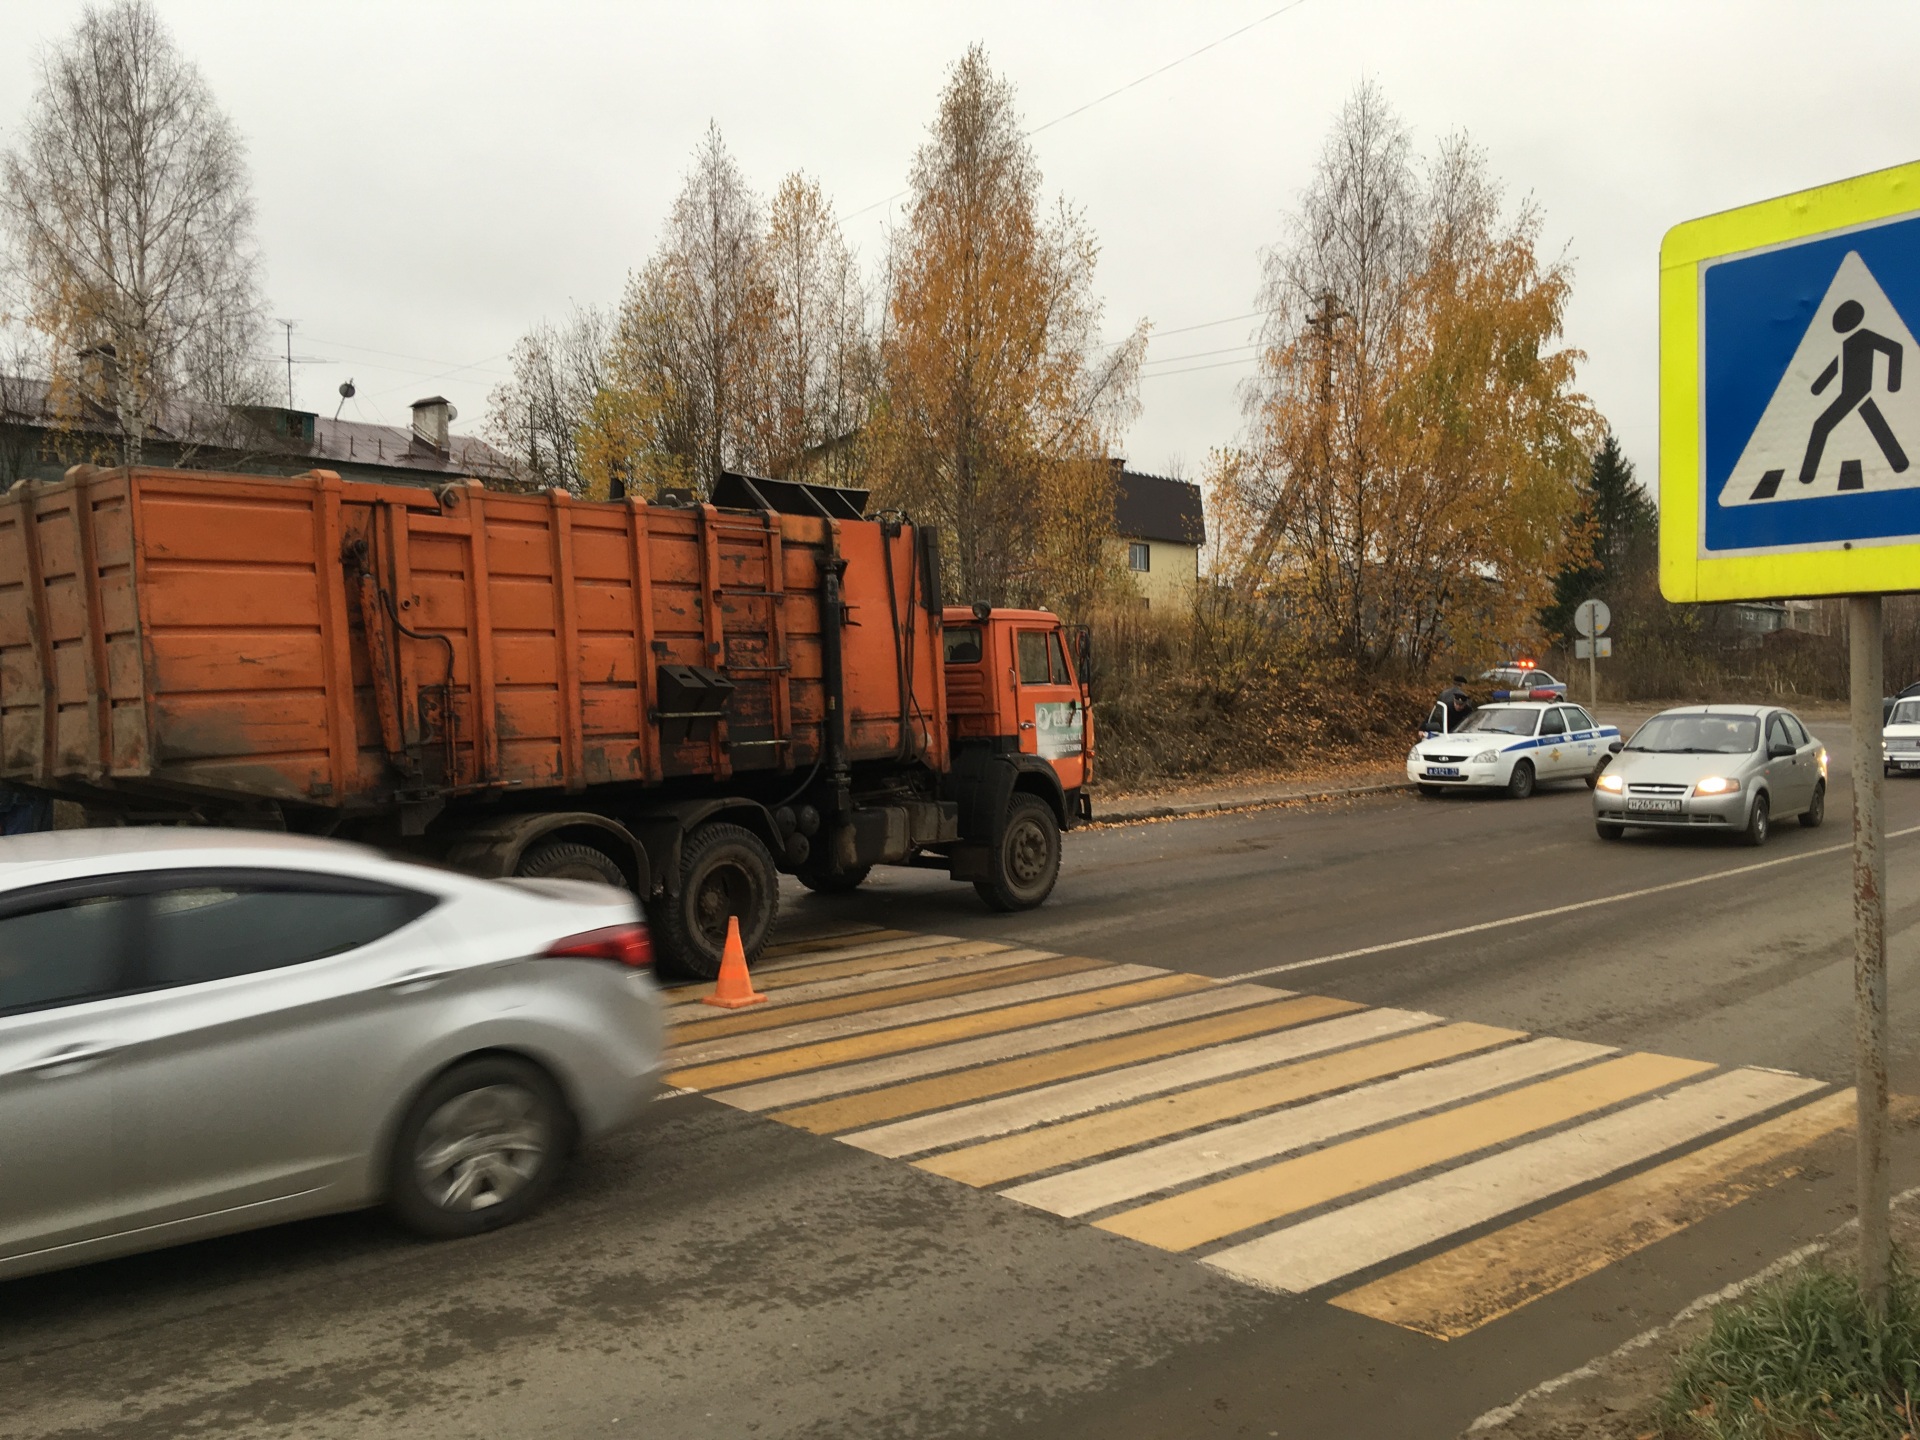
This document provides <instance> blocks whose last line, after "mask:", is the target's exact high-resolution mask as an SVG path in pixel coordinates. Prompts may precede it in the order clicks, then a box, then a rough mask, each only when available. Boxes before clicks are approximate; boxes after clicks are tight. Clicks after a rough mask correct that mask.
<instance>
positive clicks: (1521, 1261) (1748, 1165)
mask: <svg viewBox="0 0 1920 1440" xmlns="http://www.w3.org/2000/svg"><path fill="white" fill-rule="evenodd" d="M1853 1118H1854V1101H1853V1092H1852V1091H1851V1090H1843V1091H1841V1092H1840V1093H1839V1094H1836V1095H1829V1096H1826V1097H1825V1098H1824V1099H1820V1100H1816V1101H1814V1102H1813V1103H1812V1104H1811V1105H1807V1106H1804V1107H1802V1108H1801V1109H1798V1110H1794V1111H1790V1112H1788V1113H1787V1114H1785V1115H1782V1116H1780V1117H1779V1118H1778V1119H1774V1120H1769V1121H1766V1122H1764V1123H1762V1124H1759V1125H1756V1126H1754V1127H1753V1128H1752V1129H1750V1130H1744V1131H1742V1132H1740V1133H1739V1134H1737V1135H1732V1136H1729V1137H1728V1138H1727V1139H1725V1140H1721V1141H1719V1142H1717V1143H1715V1144H1712V1145H1708V1146H1705V1147H1704V1148H1702V1149H1699V1150H1695V1151H1694V1152H1693V1153H1692V1154H1690V1155H1682V1156H1681V1157H1680V1158H1679V1159H1677V1160H1669V1161H1668V1162H1667V1163H1666V1164H1664V1165H1657V1166H1655V1167H1654V1168H1653V1169H1651V1170H1646V1171H1643V1172H1642V1173H1640V1174H1638V1175H1633V1176H1629V1177H1628V1178H1627V1179H1625V1180H1621V1181H1617V1182H1616V1183H1614V1184H1612V1185H1608V1186H1607V1187H1605V1188H1604V1189H1601V1190H1595V1191H1593V1192H1592V1193H1591V1194H1588V1195H1582V1196H1581V1197H1580V1198H1579V1199H1577V1200H1569V1201H1568V1202H1567V1203H1566V1204H1564V1205H1556V1206H1555V1207H1554V1208H1553V1209H1551V1210H1545V1211H1542V1212H1541V1213H1540V1214H1538V1215H1533V1216H1530V1217H1529V1218H1527V1219H1525V1220H1522V1221H1520V1222H1518V1223H1517V1224H1513V1225H1509V1226H1507V1227H1505V1228H1504V1229H1501V1230H1496V1231H1494V1232H1493V1233H1492V1234H1491V1235H1485V1236H1482V1237H1481V1238H1480V1239H1478V1240H1472V1241H1469V1242H1468V1243H1467V1244H1465V1245H1460V1246H1456V1247H1455V1248H1454V1249H1452V1250H1448V1251H1446V1252H1445V1253H1444V1254H1440V1255H1435V1256H1434V1257H1432V1258H1431V1259H1429V1260H1423V1261H1421V1262H1420V1263H1419V1264H1417V1265H1410V1266H1408V1267H1407V1268H1406V1269H1405V1270H1400V1271H1396V1272H1395V1273H1393V1274H1391V1275H1387V1276H1384V1277H1383V1278H1381V1279H1379V1280H1376V1281H1374V1282H1373V1283H1372V1284H1370V1285H1362V1286H1361V1287H1360V1288H1359V1289H1357V1290H1350V1291H1348V1292H1347V1293H1346V1294H1344V1295H1340V1296H1336V1297H1335V1298H1334V1300H1333V1303H1334V1304H1335V1305H1338V1306H1340V1307H1341V1308H1342V1309H1346V1310H1352V1311H1355V1312H1357V1313H1358V1314H1361V1315H1371V1316H1373V1317H1374V1318H1375V1319H1376V1320H1385V1321H1387V1322H1388V1323H1389V1324H1392V1325H1400V1326H1403V1327H1405V1328H1406V1329H1409V1330H1417V1331H1419V1332H1420V1333H1421V1334H1423V1335H1431V1336H1433V1337H1435V1338H1436V1339H1440V1340H1453V1339H1457V1338H1458V1337H1460V1336H1462V1335H1465V1334H1467V1333H1468V1332H1469V1331H1473V1330H1477V1329H1479V1328H1480V1327H1481V1326H1482V1325H1485V1324H1487V1323H1489V1322H1490V1321H1493V1320H1497V1319H1499V1318H1500V1317H1501V1316H1502V1315H1506V1314H1510V1313H1511V1312H1513V1311H1515V1310H1517V1309H1519V1308H1520V1307H1521V1306H1522V1305H1525V1304H1527V1303H1529V1302H1530V1301H1533V1300H1537V1299H1539V1298H1540V1297H1541V1296H1543V1295H1550V1294H1552V1293H1553V1292H1554V1291H1556V1290H1559V1289H1563V1288H1564V1287H1566V1286H1568V1285H1571V1284H1572V1283H1573V1282H1574V1281H1576V1280H1578V1279H1581V1278H1582V1277H1583V1276H1587V1275H1591V1274H1593V1273H1594V1272H1595V1271H1596V1270H1601V1269H1604V1268H1605V1267H1606V1266H1608V1265H1611V1264H1613V1263H1614V1262H1615V1261H1616V1260H1623V1259H1625V1258H1626V1257H1627V1256H1629V1255H1631V1254H1633V1253H1634V1252H1635V1251H1636V1250H1644V1249H1645V1248H1646V1247H1647V1246H1649V1245H1652V1244H1653V1243H1655V1242H1656V1241H1659V1240H1664V1239H1666V1238H1667V1237H1668V1236H1669V1235H1673V1234H1677V1233H1678V1232H1679V1231H1681V1230H1684V1229H1686V1227H1687V1226H1689V1225H1692V1224H1694V1223H1696V1222H1698V1221H1700V1220H1704V1219H1706V1218H1707V1217H1708V1216H1709V1215H1714V1214H1717V1213H1718V1212H1720V1211H1722V1210H1725V1209H1727V1208H1729V1207H1730V1206H1733V1205H1736V1204H1738V1203H1739V1202H1740V1201H1742V1200H1744V1199H1746V1198H1747V1197H1748V1196H1749V1195H1752V1194H1754V1193H1755V1192H1756V1191H1759V1190H1762V1189H1765V1188H1766V1187H1767V1186H1769V1185H1773V1184H1777V1183H1778V1182H1779V1181H1781V1180H1784V1179H1786V1178H1788V1177H1789V1176H1791V1175H1794V1174H1797V1173H1798V1172H1799V1170H1800V1167H1801V1162H1802V1159H1803V1157H1802V1156H1801V1155H1800V1154H1798V1153H1797V1152H1800V1151H1803V1150H1805V1149H1806V1147H1807V1146H1809V1145H1812V1144H1813V1143H1814V1142H1815V1141H1818V1140H1820V1139H1822V1138H1824V1137H1825V1136H1828V1135H1831V1134H1834V1133H1835V1132H1837V1131H1840V1130H1845V1129H1848V1128H1850V1127H1851V1126H1852V1125H1853Z"/></svg>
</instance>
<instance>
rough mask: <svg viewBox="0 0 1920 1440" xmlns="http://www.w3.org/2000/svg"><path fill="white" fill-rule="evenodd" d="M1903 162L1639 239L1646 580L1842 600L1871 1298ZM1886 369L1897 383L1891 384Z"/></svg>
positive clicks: (1910, 468)
mask: <svg viewBox="0 0 1920 1440" xmlns="http://www.w3.org/2000/svg"><path fill="white" fill-rule="evenodd" d="M1917 323H1920V164H1910V165H1902V166H1897V167H1895V168H1894V169H1891V170H1881V171H1876V172H1875V173H1873V174H1871V175H1862V176H1859V177H1857V178H1855V179H1852V180H1842V181H1839V182H1837V183H1835V184H1832V185H1822V186H1820V187H1818V188H1816V189H1813V190H1805V191H1802V192H1800V193H1799V194H1796V195H1787V196H1782V197H1781V198H1779V199H1776V200H1766V201H1762V202H1760V203H1759V204H1756V205H1747V206H1743V207H1741V208H1740V209H1737V210H1728V211H1724V212H1722V213H1721V214H1718V215H1709V216H1707V217H1706V218H1704V219H1700V220H1691V221H1688V222H1687V223H1686V224H1684V225H1678V226H1675V227H1674V228H1673V229H1672V230H1670V231H1668V232H1667V237H1666V239H1665V241H1664V242H1663V243H1662V245H1661V247H1660V436H1661V439H1660V588H1661V591H1662V593H1664V594H1665V595H1666V597H1667V598H1668V599H1669V600H1672V601H1675V602H1683V603H1684V602H1691V601H1711V600H1770V599H1778V598H1781V597H1784V596H1801V595H1844V596H1847V597H1849V599H1848V612H1847V613H1848V627H1847V630H1848V641H1847V643H1848V649H1849V660H1850V667H1851V699H1852V719H1853V765H1852V776H1853V943H1854V969H1853V992H1854V1068H1855V1102H1856V1106H1857V1111H1858V1172H1857V1186H1856V1196H1855V1198H1856V1204H1857V1207H1858V1214H1859V1219H1860V1283H1861V1288H1862V1290H1863V1291H1864V1293H1865V1295H1866V1298H1867V1300H1868V1302H1869V1303H1870V1304H1871V1305H1872V1306H1874V1307H1875V1308H1876V1309H1877V1310H1880V1311H1882V1312H1883V1313H1884V1310H1885V1306H1886V1299H1887V1284H1888V1277H1889V1273H1890V1269H1891V1240H1890V1237H1889V1226H1888V1219H1889V1216H1888V1211H1889V1208H1890V1202H1891V1185H1890V1182H1889V1166H1888V1156H1887V1135H1888V1127H1887V952H1886V857H1885V854H1884V852H1883V842H1884V839H1885V828H1886V815H1885V808H1884V792H1883V785H1882V782H1883V774H1882V769H1881V759H1882V757H1881V749H1880V729H1881V711H1880V706H1881V698H1880V697H1881V696H1882V694H1883V693H1884V690H1885V687H1884V685H1883V683H1882V682H1883V678H1884V675H1883V655H1882V645H1881V615H1880V597H1881V596H1882V595H1884V594H1886V593H1888V592H1890V591H1901V590H1911V589H1913V588H1915V579H1914V577H1915V576H1916V575H1920V465H1916V464H1915V460H1916V459H1920V373H1915V372H1914V369H1913V367H1915V366H1920V348H1917V346H1916V341H1915V332H1914V328H1913V326H1914V325H1915V324H1917ZM1903 382H1906V383H1903Z"/></svg>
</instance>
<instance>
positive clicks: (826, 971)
mask: <svg viewBox="0 0 1920 1440" xmlns="http://www.w3.org/2000/svg"><path fill="white" fill-rule="evenodd" d="M1006 948H1007V947H1006V946H1005V945H1002V944H1000V943H999V942H998V941H995V940H954V941H941V940H930V941H929V942H928V943H927V944H925V945H914V946H906V947H900V946H890V947H888V948H887V949H886V950H885V951H884V952H883V953H881V954H878V955H855V956H850V957H848V958H846V959H842V960H822V961H820V962H818V963H817V964H807V965H800V964H795V965H783V966H780V967H779V968H777V969H773V970H768V969H765V968H761V969H758V970H755V971H754V972H753V988H754V989H756V990H783V989H786V988H788V987H790V986H794V985H813V984H817V983H819V982H822V981H826V980H840V979H845V978H847V977H850V976H856V975H882V976H884V975H885V974H887V973H888V972H891V971H896V970H914V969H918V968H919V967H921V966H925V965H937V964H939V963H940V962H941V961H942V960H958V959H962V958H965V957H966V956H969V955H985V954H989V953H991V952H994V951H1000V950H1005V949H1006ZM1052 953H1053V952H1052V951H1051V950H1029V951H1027V952H1026V954H1027V955H1028V957H1029V958H1030V959H1034V960H1039V959H1042V958H1043V957H1045V956H1048V955H1051V954H1052ZM909 978H911V977H909ZM879 983H882V984H890V983H893V982H891V981H886V980H884V979H883V980H882V981H881V982H879ZM712 993H713V982H712V981H710V980H702V981H701V982H699V983H698V984H695V985H681V986H678V987H677V988H675V989H672V990H669V991H668V992H667V1004H668V1005H670V1006H674V1007H681V1006H687V1005H694V1004H698V1003H699V1000H700V997H701V996H703V995H711V994H712ZM690 1013H692V1014H705V1013H706V1011H705V1009H704V1008H703V1009H701V1010H699V1011H694V1012H690ZM680 1018H682V1019H685V1018H686V1016H684V1015H683V1016H682V1017H680Z"/></svg>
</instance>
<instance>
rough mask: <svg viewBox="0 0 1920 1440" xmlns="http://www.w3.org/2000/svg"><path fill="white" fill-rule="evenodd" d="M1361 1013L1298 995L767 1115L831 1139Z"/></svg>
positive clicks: (1341, 1003)
mask: <svg viewBox="0 0 1920 1440" xmlns="http://www.w3.org/2000/svg"><path fill="white" fill-rule="evenodd" d="M1361 1008H1362V1007H1361V1006H1360V1005H1359V1004H1358V1003H1357V1002H1355V1001H1352V1000H1334V999H1330V998H1329V997H1327V996H1324V995H1302V996H1297V997H1295V998H1292V999H1287V1000H1279V1001H1276V1002H1274V1003H1273V1004H1271V1005H1255V1006H1253V1007H1252V1008H1250V1009H1246V1010H1235V1011H1232V1012H1230V1013H1229V1014H1225V1015H1209V1016H1207V1017H1206V1018H1205V1019H1201V1020H1185V1021H1181V1022H1180V1023H1178V1024H1174V1025H1168V1026H1164V1027H1163V1028H1161V1029H1158V1030H1146V1031H1142V1032H1141V1033H1139V1034H1137V1035H1119V1036H1115V1037H1113V1038H1112V1039H1109V1040H1096V1041H1094V1042H1092V1043H1091V1044H1084V1045H1076V1046H1074V1047H1073V1048H1071V1049H1068V1050H1053V1051H1049V1052H1047V1053H1045V1054H1041V1055H1026V1056H1022V1057H1021V1058H1019V1059H1017V1060H1002V1061H999V1062H998V1063H995V1064H991V1065H981V1066H977V1067H975V1068H974V1069H971V1070H956V1071H953V1072H951V1073H949V1074H945V1075H934V1076H929V1077H928V1078H927V1079H925V1080H915V1081H911V1082H909V1083H907V1084H904V1085H894V1086H891V1087H889V1088H887V1089H885V1090H872V1091H868V1092H867V1093H865V1094H862V1095H851V1096H848V1097H847V1098H846V1099H844V1100H820V1101H816V1102H814V1103H813V1104H810V1105H796V1106H794V1107H793V1108H792V1109H790V1110H776V1111H774V1112H773V1118H774V1119H776V1120H779V1121H781V1122H783V1123H784V1124H788V1125H792V1126H794V1127H795V1128H796V1129H800V1130H811V1131H813V1132H814V1133H815V1134H816V1135H831V1134H833V1133H834V1132H836V1131H840V1130H853V1129H858V1128H861V1127H864V1126H867V1125H877V1124H879V1123H880V1122H881V1121H883V1120H897V1119H899V1118H900V1117H901V1116H903V1115H916V1114H919V1113H920V1112H921V1111H924V1110H940V1109H944V1108H946V1107H947V1106H949V1105H959V1104H962V1103H964V1102H966V1101H969V1100H982V1099H985V1098H986V1097H987V1096H989V1095H1005V1094H1009V1093H1011V1092H1012V1091H1015V1090H1025V1089H1027V1088H1028V1087H1029V1086H1033V1085H1046V1084H1050V1083H1052V1082H1053V1081H1055V1080H1065V1079H1069V1078H1071V1077H1072V1076H1075V1075H1090V1074H1092V1073H1094V1072H1095V1071H1098V1070H1111V1069H1114V1068H1115V1067H1117V1066H1121V1065H1131V1064H1133V1063H1134V1062H1135V1061H1137V1060H1151V1059H1153V1058H1155V1057H1156V1056H1160V1055H1174V1054H1178V1053H1179V1052H1181V1051H1183V1050H1197V1049H1200V1048H1201V1047H1203V1046H1207V1045H1217V1044H1219V1043H1221V1042H1222V1041H1225V1040H1238V1039H1240V1038H1241V1037H1242V1036H1246V1035H1260V1034H1264V1033H1265V1032H1267V1031H1269V1030H1282V1029H1285V1028H1287V1027H1288V1026H1292V1025H1304V1024H1306V1023H1307V1022H1308V1021H1309V1020H1321V1019H1324V1018H1325V1017H1327V1016H1329V1015H1344V1014H1346V1013H1348V1012H1349V1011H1353V1010H1359V1009H1361Z"/></svg>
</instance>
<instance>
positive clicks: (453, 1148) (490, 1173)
mask: <svg viewBox="0 0 1920 1440" xmlns="http://www.w3.org/2000/svg"><path fill="white" fill-rule="evenodd" d="M543 1111H544V1106H543V1105H542V1103H541V1101H540V1099H539V1097H537V1096H536V1095H534V1093H533V1092H532V1091H531V1090H527V1089H525V1088H523V1087H521V1086H519V1085H513V1084H499V1085H483V1086H481V1087H480V1088H479V1089H478V1090H468V1091H466V1092H465V1093H464V1094H460V1095H456V1096H454V1097H453V1098H452V1099H451V1100H448V1101H446V1102H445V1103H443V1104H442V1105H441V1106H440V1107H439V1108H438V1109H437V1110H435V1111H434V1112H433V1113H432V1114H431V1115H429V1116H428V1117H427V1123H426V1124H425V1125H423V1126H421V1128H420V1139H419V1141H418V1142H417V1143H416V1145H415V1147H414V1156H413V1169H414V1174H415V1175H416V1176H417V1177H418V1179H419V1184H420V1191H421V1193H422V1194H423V1195H425V1196H426V1198H427V1199H428V1200H429V1201H431V1202H432V1203H433V1204H434V1205H435V1206H437V1207H438V1208H440V1209H442V1210H446V1211H449V1212H452V1213H454V1214H460V1213H462V1212H467V1211H474V1210H487V1209H491V1208H492V1207H493V1206H495V1205H503V1204H505V1203H506V1202H508V1201H510V1200H512V1199H513V1198H514V1196H516V1195H518V1194H519V1193H520V1191H522V1190H523V1189H525V1188H526V1187H527V1185H528V1184H530V1183H531V1182H532V1180H533V1178H534V1177H535V1176H536V1175H538V1174H539V1173H540V1169H541V1167H542V1166H543V1165H545V1164H546V1161H547V1151H548V1150H549V1149H550V1148H551V1147H552V1143H553V1137H552V1135H551V1133H550V1131H551V1128H552V1127H551V1124H550V1123H549V1119H548V1117H547V1116H546V1115H545V1114H544V1113H543Z"/></svg>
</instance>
